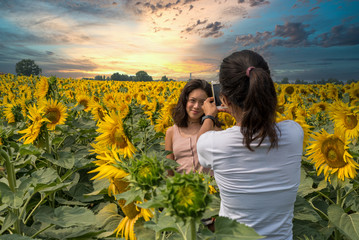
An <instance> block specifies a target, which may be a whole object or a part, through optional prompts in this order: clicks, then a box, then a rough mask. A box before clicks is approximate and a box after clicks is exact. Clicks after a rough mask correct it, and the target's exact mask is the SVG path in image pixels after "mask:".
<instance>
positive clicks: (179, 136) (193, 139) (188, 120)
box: [165, 79, 220, 173]
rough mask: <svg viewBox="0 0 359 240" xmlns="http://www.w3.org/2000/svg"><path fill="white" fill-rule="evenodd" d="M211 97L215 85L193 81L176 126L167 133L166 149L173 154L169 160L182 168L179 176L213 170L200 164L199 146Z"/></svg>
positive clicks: (179, 105)
mask: <svg viewBox="0 0 359 240" xmlns="http://www.w3.org/2000/svg"><path fill="white" fill-rule="evenodd" d="M211 96H212V91H211V85H210V84H209V83H208V82H207V81H205V80H200V79H193V80H190V81H189V82H188V83H187V84H186V85H185V86H184V88H183V90H182V92H181V94H180V97H179V100H178V103H177V105H176V107H175V108H174V109H173V111H172V118H173V121H174V125H173V126H172V127H169V128H168V129H167V132H166V138H165V149H166V150H167V151H171V152H172V153H171V154H169V155H168V156H167V157H168V158H170V159H173V160H175V161H176V162H177V163H178V164H180V166H179V167H178V168H177V169H176V171H177V172H180V173H190V172H206V173H208V172H209V169H204V168H203V167H202V166H201V165H200V164H199V162H198V156H197V146H196V143H197V134H198V131H199V129H200V128H201V125H202V123H201V119H202V117H203V115H204V112H203V110H202V105H203V102H204V101H205V100H206V99H207V98H208V97H211ZM215 122H216V126H217V127H218V128H219V126H220V123H219V122H218V120H217V119H215Z"/></svg>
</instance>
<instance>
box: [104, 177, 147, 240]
mask: <svg viewBox="0 0 359 240" xmlns="http://www.w3.org/2000/svg"><path fill="white" fill-rule="evenodd" d="M111 182H112V185H113V186H115V187H114V193H115V194H118V193H123V192H126V191H127V187H128V184H129V183H128V182H127V181H125V180H123V179H112V180H111ZM137 203H140V202H137ZM118 204H119V205H120V207H121V210H122V212H123V213H124V214H125V217H124V218H123V219H122V220H121V222H120V223H119V224H118V226H117V228H116V229H115V230H114V233H116V237H118V236H119V235H120V234H121V237H125V238H126V240H128V239H130V240H136V236H135V232H134V226H135V223H136V221H137V220H138V219H139V218H141V217H143V219H144V220H145V221H149V220H150V218H152V217H153V213H152V211H151V210H149V209H144V208H140V207H137V206H136V204H135V202H131V203H129V204H126V201H125V200H123V199H120V200H118Z"/></svg>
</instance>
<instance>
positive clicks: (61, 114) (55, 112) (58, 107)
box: [44, 99, 68, 130]
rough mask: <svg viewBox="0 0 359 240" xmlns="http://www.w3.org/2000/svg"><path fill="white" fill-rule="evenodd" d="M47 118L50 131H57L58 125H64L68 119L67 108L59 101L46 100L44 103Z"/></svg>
mask: <svg viewBox="0 0 359 240" xmlns="http://www.w3.org/2000/svg"><path fill="white" fill-rule="evenodd" d="M44 112H45V117H46V118H47V119H48V120H49V121H50V122H49V123H48V124H47V128H48V129H49V130H55V127H56V125H59V124H64V123H65V121H66V118H67V115H68V114H67V113H66V107H65V105H64V104H63V103H61V102H58V101H57V100H53V99H50V100H46V101H45V102H44Z"/></svg>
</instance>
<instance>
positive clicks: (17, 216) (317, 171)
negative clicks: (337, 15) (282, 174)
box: [0, 74, 359, 240]
mask: <svg viewBox="0 0 359 240" xmlns="http://www.w3.org/2000/svg"><path fill="white" fill-rule="evenodd" d="M185 84H186V82H160V81H159V82H157V81H152V82H130V81H129V82H120V81H95V80H78V79H63V78H56V77H49V78H48V77H43V76H34V77H32V76H31V77H23V76H15V75H11V74H7V75H0V225H1V229H0V235H1V236H0V239H24V240H26V239H126V240H128V239H130V240H135V239H138V240H141V239H144V240H148V239H156V240H160V239H188V240H193V239H208V240H209V239H260V238H263V236H260V235H258V234H257V233H256V232H255V231H254V230H253V229H252V228H250V227H248V226H245V225H243V224H240V223H237V222H236V221H233V220H230V219H227V218H224V217H219V216H218V211H219V202H220V199H219V192H218V188H217V186H216V183H215V180H214V179H213V178H211V177H210V176H208V175H205V174H199V173H191V174H188V175H186V174H183V175H182V174H177V173H175V174H174V176H173V177H169V176H168V172H169V171H171V170H173V169H174V168H176V163H175V162H174V161H172V160H169V159H167V158H166V156H167V154H168V152H166V151H165V150H164V136H165V132H166V129H167V128H168V127H169V126H171V125H172V124H173V122H172V119H171V109H172V108H173V106H174V105H175V104H176V103H177V100H178V97H179V94H180V92H181V89H182V88H183V86H184V85H185ZM276 88H277V93H278V109H277V111H278V115H277V116H278V118H277V121H278V122H279V121H283V120H287V119H291V120H294V121H296V122H298V123H299V124H300V125H301V126H302V128H303V130H304V133H305V137H304V149H303V150H304V152H303V157H302V169H301V184H300V186H299V190H298V194H297V200H296V203H295V208H294V220H293V233H294V238H293V239H303V240H304V239H315V240H321V239H323V240H327V239H336V240H338V239H344V240H345V239H359V194H358V193H359V178H358V174H357V173H358V169H359V163H358V157H359V144H358V139H359V137H358V136H359V83H351V84H347V85H333V84H326V85H295V84H276ZM219 119H220V121H222V122H223V123H224V126H223V128H224V129H225V128H228V127H231V126H233V125H234V124H235V120H234V118H232V117H231V116H230V115H229V114H226V113H220V114H219ZM211 218H215V219H216V220H215V223H214V227H215V229H216V231H214V232H212V231H210V230H209V228H208V227H207V226H206V225H205V224H204V220H205V219H211Z"/></svg>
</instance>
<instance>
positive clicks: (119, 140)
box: [113, 129, 128, 148]
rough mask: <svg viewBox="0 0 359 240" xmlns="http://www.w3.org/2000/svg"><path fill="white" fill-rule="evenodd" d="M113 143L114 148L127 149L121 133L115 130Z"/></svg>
mask: <svg viewBox="0 0 359 240" xmlns="http://www.w3.org/2000/svg"><path fill="white" fill-rule="evenodd" d="M113 141H114V143H115V144H116V147H119V148H125V147H127V146H128V145H127V142H126V139H125V137H124V136H123V132H122V131H120V130H119V129H116V131H115V132H114V134H113Z"/></svg>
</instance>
